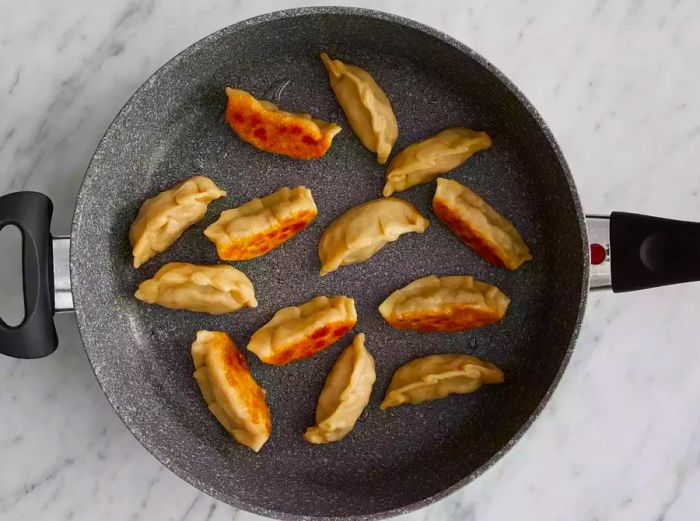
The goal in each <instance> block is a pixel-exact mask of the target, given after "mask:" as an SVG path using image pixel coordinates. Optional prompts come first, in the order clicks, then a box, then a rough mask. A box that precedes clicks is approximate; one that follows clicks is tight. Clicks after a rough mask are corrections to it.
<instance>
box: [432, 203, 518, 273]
mask: <svg viewBox="0 0 700 521" xmlns="http://www.w3.org/2000/svg"><path fill="white" fill-rule="evenodd" d="M433 211H434V212H435V215H437V218H438V219H440V221H441V222H442V223H443V224H444V225H445V226H447V227H448V228H449V229H450V231H451V232H452V233H454V234H455V235H456V236H457V237H459V238H460V239H461V240H462V242H463V243H464V244H466V245H467V246H469V247H470V248H471V249H473V250H474V251H475V252H476V253H477V254H478V255H479V256H481V257H482V258H483V259H484V260H486V261H488V262H490V263H491V264H494V265H496V266H499V267H501V268H508V269H511V270H513V269H515V268H517V266H513V265H512V263H506V262H505V259H506V255H505V254H504V252H503V251H502V250H501V248H500V247H499V246H498V244H496V243H494V242H492V241H489V240H488V239H487V238H486V237H484V236H483V235H480V234H479V230H477V229H476V228H474V227H472V226H471V225H470V223H469V222H468V221H466V220H464V219H461V218H460V216H459V214H458V213H457V211H456V210H455V209H454V208H452V207H451V206H450V205H448V204H445V203H443V202H442V201H440V200H439V199H435V198H434V199H433Z"/></svg>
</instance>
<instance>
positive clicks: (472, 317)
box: [386, 306, 505, 332]
mask: <svg viewBox="0 0 700 521" xmlns="http://www.w3.org/2000/svg"><path fill="white" fill-rule="evenodd" d="M504 316H505V313H500V312H498V311H497V310H486V309H474V308H473V307H472V306H446V307H445V309H441V310H439V311H433V312H420V313H412V314H410V315H409V314H404V315H400V316H393V315H392V316H388V317H386V321H387V322H388V323H389V324H391V325H392V326H393V327H395V328H396V329H410V330H413V331H421V332H436V331H442V332H455V331H465V330H468V329H474V328H477V327H482V326H487V325H489V324H493V323H495V322H499V321H500V320H502V319H503V317H504Z"/></svg>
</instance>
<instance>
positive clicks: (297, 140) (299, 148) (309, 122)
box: [225, 87, 340, 159]
mask: <svg viewBox="0 0 700 521" xmlns="http://www.w3.org/2000/svg"><path fill="white" fill-rule="evenodd" d="M226 95H227V96H228V103H227V105H226V115H225V117H226V121H227V122H228V124H229V126H230V127H231V129H232V130H233V131H234V132H235V133H236V134H237V135H238V137H240V138H241V139H242V140H243V141H245V142H246V143H250V144H251V145H253V146H254V147H255V148H258V149H260V150H264V151H265V152H272V153H273V154H283V155H285V156H289V157H292V158H294V159H314V158H317V157H321V156H323V155H324V154H325V153H326V152H327V151H328V149H329V148H330V146H331V142H332V141H333V137H334V136H335V135H336V134H337V133H338V132H340V127H339V126H338V125H336V124H335V123H328V122H327V121H322V120H320V119H312V118H311V116H310V115H309V114H296V113H293V112H285V111H283V110H280V109H278V108H277V106H276V105H275V104H274V103H271V102H269V101H265V100H257V99H255V98H254V97H253V96H251V95H250V94H249V93H247V92H246V91H244V90H240V89H232V88H230V87H226Z"/></svg>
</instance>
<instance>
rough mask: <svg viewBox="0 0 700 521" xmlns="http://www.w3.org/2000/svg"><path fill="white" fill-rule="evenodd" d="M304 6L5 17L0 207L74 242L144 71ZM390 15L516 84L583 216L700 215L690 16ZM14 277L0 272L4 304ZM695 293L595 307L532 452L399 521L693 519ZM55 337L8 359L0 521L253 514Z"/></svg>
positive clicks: (533, 10)
mask: <svg viewBox="0 0 700 521" xmlns="http://www.w3.org/2000/svg"><path fill="white" fill-rule="evenodd" d="M309 3H313V4H317V3H319V2H306V3H305V4H307V5H308V4H309ZM324 3H325V2H324ZM347 3H349V4H352V5H358V6H363V7H373V8H377V7H379V6H377V5H376V3H375V4H372V3H370V2H347ZM294 5H296V4H293V3H291V2H282V1H271V2H265V1H260V2H256V3H254V4H252V5H251V4H249V3H242V2H207V3H205V4H204V3H203V4H201V5H200V4H198V3H192V2H179V1H178V2H165V1H163V0H157V1H151V2H148V1H146V2H132V3H127V2H119V3H114V4H111V5H105V4H101V3H91V2H86V1H84V0H80V1H77V2H73V3H72V4H71V7H70V9H69V8H67V7H66V6H65V5H59V4H54V3H49V2H35V1H28V2H21V3H20V2H16V1H11V0H10V1H7V2H3V3H1V4H0V56H2V58H3V59H2V64H3V67H1V68H0V93H2V95H0V109H1V110H2V113H3V119H2V121H1V122H0V193H5V192H8V191H12V190H17V189H34V190H40V191H44V192H46V193H47V194H49V195H50V196H51V197H52V198H53V200H54V203H55V206H56V211H55V216H54V227H53V228H54V232H55V233H66V232H67V231H68V229H69V224H70V218H71V215H72V206H73V202H74V200H75V197H76V195H77V190H78V187H79V183H80V179H81V177H82V174H83V172H84V170H85V167H86V165H87V162H88V161H89V159H90V157H91V154H92V151H93V150H94V148H95V146H96V144H97V142H98V140H99V138H100V136H101V134H102V132H103V131H104V129H105V128H106V127H107V125H108V124H109V122H110V121H111V119H112V117H113V116H114V114H116V112H117V110H118V109H119V107H120V106H121V105H122V103H123V102H124V101H125V100H126V99H127V98H128V97H129V95H130V94H131V92H132V91H133V90H134V89H135V88H137V87H138V86H139V85H140V84H141V83H142V82H143V80H145V78H146V77H147V76H148V75H149V74H150V73H151V72H153V71H154V70H155V69H156V68H157V67H158V66H159V65H160V64H162V63H164V62H165V61H166V60H167V59H169V58H170V57H171V56H172V55H174V54H175V53H177V52H178V51H179V50H181V49H182V48H184V47H186V46H187V45H189V44H190V43H192V42H194V41H196V40H197V39H199V38H201V37H203V36H205V35H207V34H209V33H210V32H212V31H214V30H216V29H218V28H220V27H222V26H224V25H228V24H230V23H233V22H235V21H237V20H240V19H242V18H246V17H249V16H253V15H255V14H259V13H262V12H265V11H270V10H276V9H282V8H286V7H292V6H294ZM381 8H382V9H384V10H388V11H391V12H395V13H397V14H401V15H403V16H407V17H410V18H415V19H418V20H420V21H422V22H424V23H426V24H428V25H432V26H435V27H436V28H438V29H441V30H443V31H445V32H447V33H448V34H451V35H452V36H455V37H456V38H458V39H460V40H462V41H464V42H466V43H467V44H468V45H470V46H471V47H473V48H474V49H475V50H477V51H478V52H480V53H481V54H483V55H484V56H486V57H487V58H488V59H489V60H491V61H492V62H493V63H495V64H496V65H497V66H498V67H500V68H501V69H502V70H503V71H504V72H505V73H506V74H507V75H508V76H509V77H510V78H511V79H512V80H513V81H514V82H515V83H516V84H518V85H519V86H520V87H521V89H522V90H523V91H524V92H525V94H526V95H527V96H528V97H529V98H530V100H531V101H532V102H533V104H534V105H535V106H536V107H537V108H538V109H539V111H540V112H541V114H542V115H543V116H544V117H545V119H546V120H547V121H548V122H549V123H550V126H551V128H552V131H553V132H554V134H555V135H556V136H557V138H558V139H559V142H560V144H561V146H562V148H563V150H564V153H565V155H566V156H567V159H568V161H569V164H570V166H571V169H572V171H573V173H574V177H575V179H576V181H577V183H578V186H579V189H580V192H581V195H582V199H583V202H584V205H585V207H586V208H587V209H588V210H589V211H591V212H606V211H610V210H631V211H638V212H646V213H651V214H658V215H666V216H669V217H676V218H683V219H695V220H700V204H699V202H700V195H698V193H699V191H700V175H698V164H700V146H698V145H699V144H700V101H698V99H697V92H699V91H700V66H698V61H697V57H696V56H697V53H698V51H700V31H698V30H697V28H698V26H699V25H700V4H698V3H697V2H693V1H678V2H668V3H665V2H664V3H662V2H635V1H632V0H623V1H620V2H612V1H611V0H608V1H607V2H606V1H600V2H597V3H582V2H581V3H577V4H576V5H573V4H569V5H564V3H562V2H560V3H558V4H553V3H551V2H546V3H545V2H531V3H528V4H524V5H521V4H520V3H519V2H515V1H513V2H498V3H496V2H491V3H488V4H483V3H476V2H464V3H461V2H460V3H457V2H448V1H437V0H436V1H433V2H430V4H426V3H419V2H398V1H388V2H385V3H383V4H382V6H381ZM3 246H4V243H3ZM1 250H2V251H1V255H4V254H5V250H6V248H4V247H3V248H2V249H1ZM10 278H12V275H11V274H9V273H8V272H6V271H5V270H3V272H2V273H0V294H2V295H3V298H2V299H0V301H3V302H4V301H5V300H6V299H5V298H4V297H5V296H7V295H8V291H9V290H8V289H7V288H9V287H10V286H11V284H10V283H9V282H8V280H9V279H10ZM699 291H700V288H699V286H698V285H686V286H677V287H670V288H661V289H657V290H651V291H647V292H642V293H637V294H624V295H611V294H606V293H596V294H593V295H592V296H591V298H590V300H589V307H588V311H587V317H586V321H585V322H584V326H583V331H582V335H581V338H580V340H579V346H578V348H577V350H576V351H575V353H574V357H573V359H572V361H571V364H570V366H569V370H568V372H567V374H566V375H565V377H564V379H563V381H562V384H561V385H560V387H559V389H558V391H557V393H556V394H555V396H554V398H553V400H552V401H551V402H550V404H549V405H548V406H547V408H546V409H545V411H544V413H543V415H542V416H541V418H540V419H539V420H538V421H537V422H536V423H535V425H534V427H533V428H532V429H531V430H530V431H529V432H528V433H527V435H526V436H525V438H524V440H522V441H521V442H520V443H519V444H518V445H516V447H515V448H514V449H513V450H512V451H511V452H510V453H509V454H508V455H507V456H506V457H505V458H504V459H503V460H502V461H500V462H499V463H498V464H497V465H496V466H495V467H494V468H492V469H491V470H490V471H488V472H487V473H486V474H485V475H484V476H482V477H481V478H479V479H478V480H477V481H475V482H474V483H472V484H471V485H470V486H469V487H468V488H466V489H464V490H463V491H461V492H459V493H457V494H455V495H453V496H451V497H449V498H447V499H445V500H443V501H442V502H440V503H438V504H435V505H433V506H431V507H428V508H427V509H424V510H422V511H419V512H416V513H413V514H410V515H408V516H406V517H405V519H407V520H411V521H416V520H423V519H425V520H437V519H440V520H442V519H449V520H469V519H473V520H480V521H481V520H484V521H489V520H500V519H506V518H513V517H515V516H517V517H519V518H521V519H522V518H525V519H537V520H544V521H546V520H561V519H567V520H572V521H588V520H591V519H605V520H634V521H638V520H655V519H665V520H667V521H672V520H686V519H693V518H694V516H697V512H698V511H700V494H698V488H699V487H700V466H699V461H700V431H699V429H700V407H699V406H700V363H698V362H700V351H699V350H698V348H697V345H696V344H697V340H696V336H697V335H696V334H695V329H696V328H695V321H696V320H697V319H696V317H695V315H696V309H697V308H696V306H697V304H696V302H697V298H698V292H699ZM2 312H3V309H2V308H0V313H2ZM57 327H58V330H59V335H60V337H61V346H60V347H59V350H58V351H57V352H56V353H55V354H54V355H53V356H51V357H49V358H47V359H43V360H38V361H16V360H10V359H2V360H0V410H1V411H2V413H3V422H2V427H1V428H0V459H1V460H2V461H3V471H2V472H0V519H8V520H15V519H32V520H34V519H78V520H82V519H85V520H92V519H104V520H111V519H114V520H123V519H176V520H177V519H185V520H188V519H189V520H200V519H212V520H223V519H229V520H230V519H236V520H239V521H240V520H250V519H260V518H257V517H256V516H253V515H250V514H247V513H244V512H236V511H235V510H233V509H231V508H230V507H228V506H226V505H224V504H221V503H218V502H216V501H214V500H212V499H210V498H208V497H207V496H205V495H203V494H201V493H199V492H198V491H197V490H195V489H193V488H191V487H190V486H189V485H187V484H185V483H184V482H183V481H181V480H180V479H179V478H177V477H175V476H174V475H172V474H171V473H170V472H169V471H167V470H166V469H164V468H163V467H162V466H161V465H160V464H159V463H158V462H156V461H155V460H154V459H153V458H152V457H151V456H150V455H149V454H148V453H147V452H146V451H145V450H144V449H143V448H142V447H141V446H140V445H139V444H138V443H137V442H136V441H135V440H134V439H133V437H132V436H131V435H130V434H129V433H128V432H127V431H126V429H125V428H124V427H123V425H122V424H121V423H120V421H119V420H118V418H117V416H116V415H115V414H114V413H113V411H112V410H111V408H110V407H109V404H108V403H107V401H106V399H105V398H104V396H103V395H102V393H101V391H100V390H99V388H98V386H97V383H96V381H95V378H94V376H93V375H92V372H91V370H90V366H89V364H88V363H87V360H86V358H85V355H84V353H83V350H82V346H81V345H80V341H79V338H78V336H77V331H76V326H75V322H74V319H73V317H71V316H67V315H64V316H60V317H59V318H58V319H57Z"/></svg>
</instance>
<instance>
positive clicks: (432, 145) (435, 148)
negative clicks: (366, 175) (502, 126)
mask: <svg viewBox="0 0 700 521" xmlns="http://www.w3.org/2000/svg"><path fill="white" fill-rule="evenodd" d="M490 146H491V138H490V137H489V136H488V134H487V133H486V132H475V131H474V130H470V129H468V128H461V127H458V128H448V129H446V130H443V131H442V132H438V133H437V134H435V135H434V136H433V137H431V138H428V139H425V140H423V141H419V142H418V143H414V144H413V145H409V146H408V147H406V148H404V149H403V150H402V151H401V152H399V153H398V154H396V155H395V156H394V158H393V159H392V160H391V162H390V163H389V167H388V169H387V171H386V185H384V196H385V197H388V196H390V195H391V194H393V193H394V192H403V191H404V190H408V189H409V188H411V187H412V186H416V185H419V184H422V183H427V182H429V181H432V180H433V179H435V178H436V177H437V176H439V175H440V174H444V173H446V172H449V171H450V170H453V169H455V168H457V167H458V166H460V165H461V164H462V163H464V162H465V161H466V160H467V159H469V158H470V157H471V156H473V155H474V154H475V153H477V152H478V151H479V150H484V149H485V148H489V147H490Z"/></svg>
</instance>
